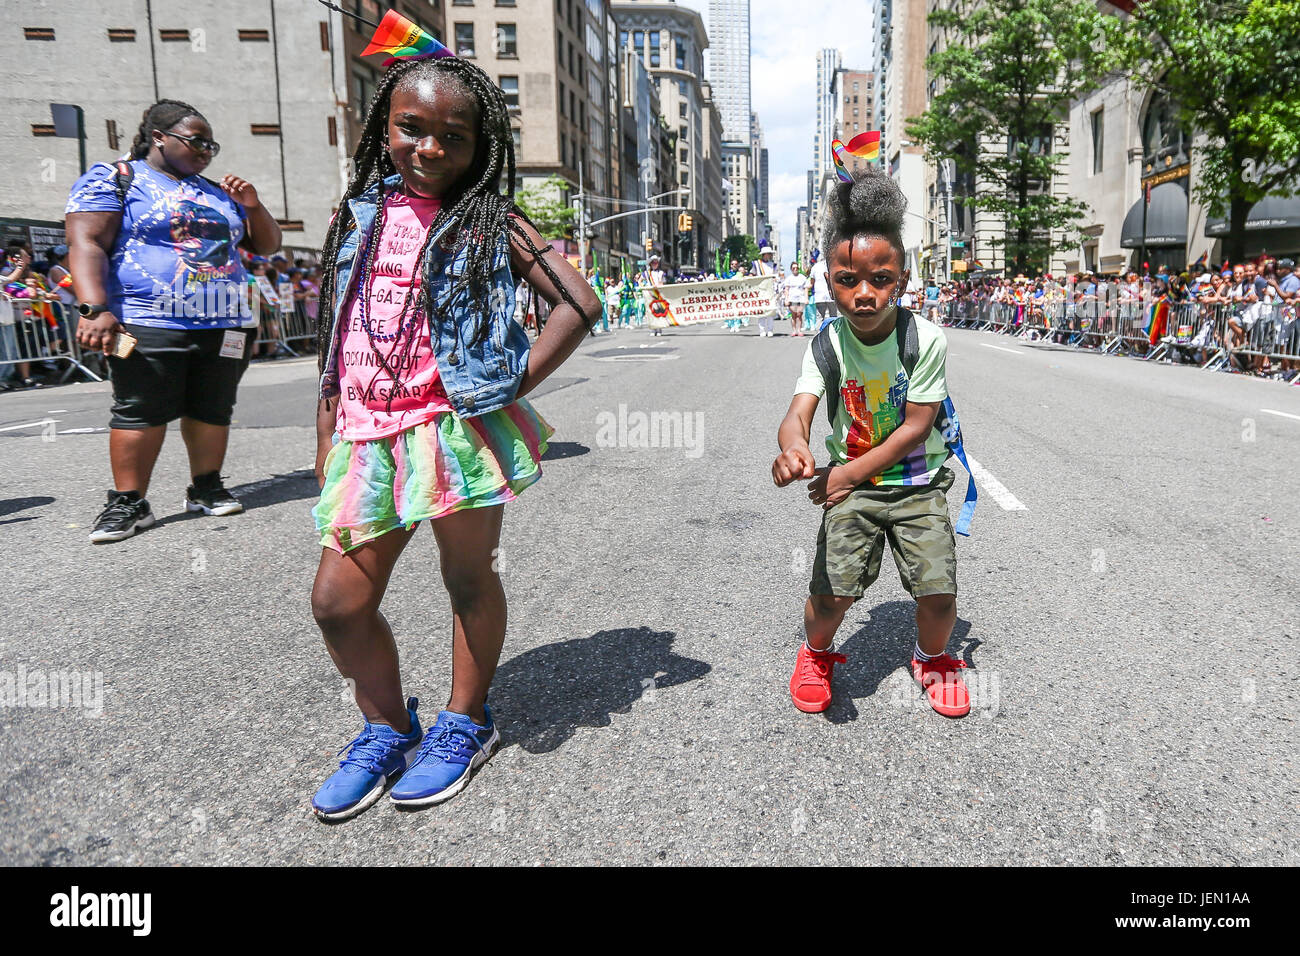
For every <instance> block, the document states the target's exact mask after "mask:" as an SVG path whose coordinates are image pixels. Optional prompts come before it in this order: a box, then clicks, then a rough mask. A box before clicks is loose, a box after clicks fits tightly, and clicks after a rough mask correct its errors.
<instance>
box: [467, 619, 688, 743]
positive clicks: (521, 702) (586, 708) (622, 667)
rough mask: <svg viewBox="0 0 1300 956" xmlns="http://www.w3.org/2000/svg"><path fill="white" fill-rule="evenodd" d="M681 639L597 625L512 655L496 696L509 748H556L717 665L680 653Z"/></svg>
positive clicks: (500, 673)
mask: <svg viewBox="0 0 1300 956" xmlns="http://www.w3.org/2000/svg"><path fill="white" fill-rule="evenodd" d="M675 637H676V635H675V634H674V633H673V632H672V631H655V630H652V629H651V628H648V627H636V628H620V629H618V630H611V631H597V632H596V633H595V634H593V635H591V637H583V638H575V639H574V640H571V641H563V642H561V643H559V644H547V645H546V646H544V647H538V648H535V649H533V650H531V651H525V652H524V653H523V654H520V655H519V656H518V657H513V658H511V659H510V660H508V661H506V662H505V663H504V664H502V665H501V666H500V667H499V668H498V669H497V673H496V677H495V678H494V679H493V681H492V690H491V692H490V693H489V695H488V704H489V706H490V707H491V708H492V710H493V711H494V712H495V713H496V714H498V715H499V719H500V722H501V746H502V747H508V746H510V745H511V744H518V745H519V746H521V747H523V749H524V750H526V751H528V752H529V753H533V754H538V753H548V752H550V751H552V750H554V749H556V748H557V747H559V746H560V745H561V744H563V743H564V742H565V741H567V740H568V739H569V738H570V737H572V736H573V734H574V732H575V731H577V729H578V728H579V727H608V726H609V724H610V714H612V713H616V712H617V713H621V714H625V713H628V712H629V711H630V710H631V708H632V705H633V704H634V703H635V702H636V701H637V700H639V699H640V698H642V697H644V696H646V695H647V694H648V693H651V692H652V691H651V689H652V688H653V692H656V693H657V692H659V691H662V690H664V689H665V688H668V687H674V686H676V685H678V684H684V683H686V682H687V681H693V680H699V679H700V678H702V677H703V676H704V675H705V674H707V673H708V672H709V671H710V670H712V668H711V667H710V666H709V665H708V664H706V663H704V661H697V660H694V659H693V658H690V657H682V656H681V655H679V654H674V653H673V650H672V645H673V640H674V638H675ZM660 675H662V676H660Z"/></svg>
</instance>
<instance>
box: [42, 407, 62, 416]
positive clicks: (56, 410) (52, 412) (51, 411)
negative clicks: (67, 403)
mask: <svg viewBox="0 0 1300 956" xmlns="http://www.w3.org/2000/svg"><path fill="white" fill-rule="evenodd" d="M66 411H67V409H66V408H47V409H46V410H45V414H46V415H57V414H59V412H66Z"/></svg>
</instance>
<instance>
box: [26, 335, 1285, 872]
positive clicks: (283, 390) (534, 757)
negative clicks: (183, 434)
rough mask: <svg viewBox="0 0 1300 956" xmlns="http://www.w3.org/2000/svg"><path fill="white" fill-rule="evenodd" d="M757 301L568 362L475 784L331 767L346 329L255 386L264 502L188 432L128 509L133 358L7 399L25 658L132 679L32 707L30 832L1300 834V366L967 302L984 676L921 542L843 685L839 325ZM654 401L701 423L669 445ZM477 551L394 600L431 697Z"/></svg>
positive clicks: (732, 855) (788, 836)
mask: <svg viewBox="0 0 1300 956" xmlns="http://www.w3.org/2000/svg"><path fill="white" fill-rule="evenodd" d="M753 333H754V330H753V328H752V327H751V329H750V330H749V331H748V332H747V333H746V334H743V335H731V334H727V333H725V332H722V331H721V330H719V329H718V328H717V327H716V326H713V327H710V328H705V329H692V330H688V331H678V332H676V333H674V334H669V335H667V336H664V337H662V338H658V339H655V338H651V337H650V335H649V333H648V332H621V333H618V334H615V335H609V336H602V337H600V338H597V339H594V340H589V341H588V342H587V344H586V345H585V346H584V347H583V349H582V350H581V351H580V352H579V353H578V354H577V355H575V356H574V357H573V358H572V359H571V360H570V361H569V362H568V363H567V364H566V365H565V366H564V367H563V368H562V369H561V370H560V372H559V374H558V375H557V377H556V378H555V379H554V380H552V381H551V382H548V383H546V384H545V385H544V386H543V388H542V389H541V390H540V391H539V393H538V395H537V397H536V400H535V404H536V406H537V408H538V409H539V410H540V411H541V412H542V414H543V415H545V416H546V417H547V419H548V420H549V421H550V422H551V423H552V425H554V427H555V428H556V431H557V434H556V436H555V439H554V441H553V445H552V453H551V455H550V456H549V460H548V461H547V462H546V465H545V471H546V474H545V477H544V478H543V480H542V481H541V482H539V483H538V484H537V485H535V486H534V487H533V488H531V489H529V490H528V491H527V492H525V493H524V495H523V496H522V498H521V499H520V501H519V502H518V503H517V504H515V505H512V506H511V507H510V508H508V509H507V512H508V513H507V516H506V525H505V532H504V536H503V543H502V553H503V562H502V563H503V577H504V581H505V586H506V591H507V594H508V596H509V601H510V625H509V632H508V636H507V641H506V649H505V653H504V655H503V658H502V664H501V668H500V671H499V672H498V676H497V679H496V683H495V685H494V689H493V692H492V696H491V703H492V705H493V709H494V712H495V713H496V715H497V719H498V721H499V722H500V725H501V729H502V734H503V745H502V747H501V749H500V750H499V751H498V752H497V754H496V756H495V757H494V758H493V759H492V760H491V761H490V762H489V763H488V764H487V765H486V766H485V767H484V768H483V769H482V770H481V771H480V772H478V774H477V775H476V776H475V778H474V780H473V781H472V782H471V784H470V786H469V788H468V789H467V790H466V791H465V792H464V793H463V794H461V795H460V796H458V797H456V798H455V799H454V800H452V801H450V802H449V803H447V804H444V805H442V806H439V807H434V808H431V809H429V810H426V811H423V812H417V813H410V812H398V811H396V810H395V809H394V808H393V807H392V806H391V805H390V804H388V803H387V802H383V803H380V804H378V805H377V806H376V807H374V808H372V809H371V810H369V811H368V812H366V813H365V814H363V815H362V816H360V817H358V818H356V819H354V820H352V821H348V822H345V823H343V824H339V825H332V826H327V825H322V824H321V823H319V822H317V821H316V820H315V819H314V818H313V817H312V815H311V813H310V812H309V800H310V797H311V794H312V792H313V791H314V790H315V788H316V787H317V786H318V785H319V783H320V782H321V780H323V779H324V778H325V777H326V776H327V775H328V774H329V773H330V772H332V770H333V769H334V766H335V757H334V756H333V755H334V751H336V750H337V749H338V748H339V747H341V746H343V744H345V743H346V742H347V741H348V740H349V739H350V738H351V736H352V735H353V734H354V733H355V732H356V730H357V727H358V720H357V717H356V714H355V710H354V708H353V706H352V705H351V704H350V703H349V702H348V701H347V698H346V696H345V688H344V685H343V683H342V681H341V680H340V679H339V677H338V675H337V674H336V672H335V671H334V669H333V667H332V665H331V664H330V661H329V658H328V656H327V654H326V653H325V650H324V647H323V645H322V643H321V640H320V637H319V634H318V632H317V629H316V628H315V626H314V624H313V622H312V619H311V614H310V610H309V606H308V596H309V592H310V588H311V582H312V577H313V574H314V570H315V566H316V562H317V559H318V555H319V550H318V546H317V544H316V543H315V539H314V534H313V529H312V525H311V519H310V515H309V509H310V508H311V506H312V504H313V498H314V494H315V483H314V481H313V480H312V479H311V477H310V472H309V469H310V466H311V461H312V450H313V429H312V410H313V395H314V392H313V388H314V384H315V382H314V378H315V372H314V365H313V364H312V363H311V361H310V360H308V361H305V362H288V363H282V364H271V365H259V366H255V367H254V368H253V369H251V370H250V372H249V373H248V375H247V377H246V378H245V385H244V387H243V389H242V391H241V396H240V404H239V406H238V408H237V410H236V419H237V426H236V428H235V429H234V431H233V433H232V442H231V453H230V457H229V463H228V466H227V469H226V472H227V474H228V475H229V480H228V484H229V485H230V486H232V487H234V488H236V489H237V490H240V493H241V495H242V497H243V499H244V500H245V502H246V504H247V506H248V511H247V512H246V513H245V514H243V515H240V516H235V517H230V518H198V517H192V518H186V517H185V516H184V515H183V513H182V508H181V501H182V496H183V494H184V486H185V484H186V468H185V465H184V455H183V453H182V449H181V445H180V442H179V436H173V437H171V438H169V440H168V443H167V445H166V447H165V448H164V450H163V456H162V460H161V462H160V465H159V468H158V471H157V474H156V475H155V481H154V487H153V489H152V491H151V493H150V495H149V497H150V499H151V500H152V501H153V503H154V508H155V511H156V512H158V513H159V515H160V517H163V519H164V520H162V522H161V523H160V524H159V526H157V527H156V528H154V529H153V530H151V531H149V532H147V533H145V534H142V535H140V536H138V537H136V538H134V539H132V540H130V541H128V542H125V543H122V544H117V545H111V546H100V547H94V546H91V545H90V544H88V543H87V542H86V534H87V533H88V531H89V526H90V524H91V522H92V521H93V519H94V517H95V514H96V512H97V511H98V509H99V507H100V506H101V504H102V501H103V494H104V489H105V488H107V487H108V485H109V479H108V467H107V436H106V434H104V433H103V431H102V429H103V428H104V426H105V425H106V423H107V405H108V396H107V386H106V385H78V386H70V387H64V388H58V389H50V390H45V391H41V392H35V393H23V394H19V395H6V396H3V397H0V525H4V528H3V534H4V538H3V540H4V542H5V547H4V549H3V554H2V556H0V573H3V576H4V578H5V579H6V580H7V581H9V586H10V588H11V589H12V593H13V595H14V596H15V599H12V600H11V601H10V602H9V608H10V610H9V611H8V613H6V614H5V615H4V618H3V621H2V622H0V692H3V691H4V689H5V686H6V685H5V684H4V681H5V680H6V675H8V678H7V679H8V680H9V681H10V682H11V683H10V685H9V686H12V682H13V681H14V680H16V679H17V675H18V673H19V669H20V668H22V669H23V672H24V673H25V674H26V675H28V679H29V680H30V676H31V675H32V673H33V672H36V671H40V672H43V673H47V674H48V673H49V672H52V671H58V672H64V673H70V672H78V673H81V672H86V673H89V674H90V675H91V679H90V683H89V684H88V685H87V689H88V690H89V691H91V692H89V693H87V694H86V695H85V696H86V698H87V699H89V700H90V701H91V703H90V705H89V706H86V705H85V704H84V702H83V706H81V707H80V708H77V707H72V706H64V707H57V708H54V707H49V706H39V705H37V704H36V703H35V701H34V700H32V699H28V700H27V701H26V704H27V705H26V706H20V707H7V708H5V709H3V710H0V754H3V761H0V774H2V775H3V784H2V787H3V794H4V799H3V800H2V801H0V862H4V863H17V864H42V863H44V864H63V863H80V864H124V863H126V864H130V863H161V864H217V863H245V864H259V863H307V864H322V863H442V864H463V863H488V862H492V863H512V864H514V863H517V864H533V863H605V864H623V863H631V864H678V863H723V864H735V863H776V862H789V863H796V864H820V863H842V864H879V863H906V864H918V865H925V864H934V863H949V862H951V863H959V864H985V863H988V864H992V863H1005V864H1064V863H1087V864H1166V863H1182V864H1280V863H1290V864H1295V863H1296V862H1297V861H1298V857H1300V853H1298V852H1297V837H1298V835H1300V826H1298V825H1297V815H1296V809H1297V802H1298V797H1300V792H1298V790H1300V788H1298V785H1297V774H1296V766H1295V761H1296V754H1297V752H1300V748H1298V747H1297V743H1298V741H1297V733H1296V717H1297V712H1298V711H1300V706H1298V702H1300V664H1298V663H1297V657H1296V654H1295V653H1294V642H1295V638H1296V636H1297V634H1296V628H1297V627H1300V624H1298V623H1297V620H1296V607H1297V589H1298V587H1300V585H1297V581H1300V513H1298V512H1300V506H1298V505H1300V481H1297V477H1296V464H1297V462H1300V389H1295V388H1290V389H1288V388H1287V387H1286V386H1283V385H1281V384H1279V383H1273V382H1260V381H1253V380H1247V379H1243V378H1240V377H1235V376H1228V375H1221V374H1211V373H1205V372H1201V371H1199V370H1196V369H1190V368H1175V367H1165V366H1160V367H1150V366H1147V365H1144V364H1142V363H1140V362H1137V361H1134V360H1130V359H1119V358H1111V357H1101V356H1097V355H1092V354H1082V353H1077V352H1073V351H1070V350H1067V349H1063V348H1059V347H1052V346H1045V345H1023V344H1018V343H1014V342H1012V341H1011V340H1008V339H1007V338H1005V337H1001V336H994V335H989V334H981V333H976V332H966V331H955V330H948V337H949V342H950V353H949V361H948V375H949V382H950V387H951V390H952V394H953V396H954V398H955V399H956V401H957V404H958V407H959V409H960V411H961V414H962V420H963V425H964V429H965V432H966V436H967V442H968V447H969V449H970V452H971V454H972V455H973V456H974V457H975V459H977V461H978V463H979V468H977V471H980V477H981V479H982V482H981V484H982V487H981V501H980V506H979V510H978V512H977V513H976V518H975V524H974V528H973V534H972V536H971V537H970V538H963V539H959V541H958V568H959V571H958V573H959V587H960V592H961V593H960V594H959V597H958V614H959V621H958V625H957V629H956V633H955V636H954V641H953V646H954V648H955V650H956V651H957V652H959V653H960V654H962V655H963V656H964V658H965V659H966V660H967V661H968V662H969V663H970V664H971V665H972V668H973V670H971V671H969V672H968V682H969V683H970V684H971V686H972V691H973V696H974V697H975V710H974V711H973V712H972V714H971V715H970V716H969V717H968V718H966V719H965V720H961V721H948V720H945V719H944V718H942V717H939V716H938V715H936V714H934V713H933V712H931V711H930V710H929V708H928V706H926V705H925V703H924V702H923V700H922V698H921V695H920V694H919V692H918V691H917V689H916V687H915V685H914V683H913V682H912V681H911V679H910V676H908V674H907V671H906V661H907V658H908V652H909V650H910V648H911V646H912V642H913V640H914V636H915V626H914V623H913V621H912V604H911V602H910V600H909V599H908V597H907V595H906V593H905V592H904V591H903V590H902V588H901V587H900V584H899V581H898V578H897V575H896V574H895V573H894V570H893V568H892V565H890V563H889V561H890V559H889V558H886V567H885V569H884V571H883V573H882V575H881V579H880V581H879V583H878V584H877V586H876V587H875V588H874V589H872V590H871V591H869V592H868V594H867V596H866V598H865V599H864V600H863V601H861V602H860V603H859V604H858V605H857V606H856V607H855V608H854V610H853V611H851V612H850V614H849V616H848V618H847V619H846V622H845V624H844V627H843V629H842V631H841V635H840V641H839V644H840V646H841V649H842V650H843V651H844V653H846V654H847V655H848V658H849V662H848V664H846V665H841V666H840V667H839V668H838V669H837V672H836V682H835V689H836V695H837V696H836V701H835V703H834V705H833V706H832V708H831V710H830V711H829V712H828V713H827V714H826V715H822V716H809V715H805V714H801V713H799V712H797V711H796V710H795V709H794V708H793V707H792V706H791V704H790V701H789V697H788V694H787V689H786V684H787V681H788V679H789V675H790V669H791V665H792V662H793V657H794V651H795V648H796V646H797V644H798V641H799V640H800V637H801V611H800V608H801V605H802V602H803V598H804V595H805V594H806V593H807V579H808V569H809V565H810V562H811V557H812V554H813V550H814V546H815V537H816V530H817V522H818V510H817V508H816V507H815V506H813V505H811V504H809V503H808V501H807V500H806V498H805V497H804V495H803V493H802V492H801V491H800V490H799V489H798V488H787V489H778V488H775V487H774V486H773V485H772V483H771V480H770V477H769V473H768V469H769V467H770V464H771V460H772V457H773V455H774V453H775V432H776V427H777V424H778V422H779V421H780V418H781V416H782V414H783V413H784V410H785V408H786V406H787V404H788V401H789V396H790V392H791V389H792V386H793V383H794V380H795V378H796V375H797V371H798V368H799V364H800V360H801V356H802V352H803V349H804V348H805V345H806V342H807V340H806V339H790V338H788V337H784V336H780V337H777V338H775V339H759V338H757V337H756V336H755V335H754V334H753ZM620 406H625V408H624V409H623V411H622V412H620ZM638 412H644V413H655V412H657V413H661V415H663V414H667V415H670V416H671V415H673V414H680V416H681V420H682V421H683V423H686V422H689V423H690V424H691V426H692V427H691V429H690V430H689V431H686V430H685V429H683V430H682V431H679V432H674V433H673V437H675V438H677V439H679V440H678V441H675V442H674V441H671V440H670V441H668V442H667V443H666V444H667V446H668V447H630V446H631V445H632V444H633V443H632V442H631V441H629V440H623V441H621V442H620V440H619V434H620V431H619V428H618V425H617V423H618V421H619V420H620V416H622V419H623V420H625V421H627V422H628V423H629V424H633V425H634V424H635V421H636V413H638ZM1288 416H1290V417H1288ZM49 419H54V420H56V421H55V423H54V424H53V425H52V426H51V425H41V424H35V425H32V424H29V423H31V422H37V423H39V422H44V421H46V420H49ZM611 423H612V424H611ZM824 427H825V426H824V418H823V417H822V416H820V415H819V416H818V428H819V430H820V429H823V428H824ZM633 434H635V433H633ZM611 438H612V439H613V443H612V446H611V442H610V439H611ZM820 448H821V446H820V444H819V443H818V442H815V443H814V450H815V451H816V450H820ZM819 457H824V456H819ZM958 470H960V469H958ZM994 482H996V483H997V484H998V485H1000V486H1001V491H998V496H999V498H1000V500H1001V504H999V501H998V500H995V496H994V491H995V485H994ZM964 486H965V482H964V476H961V477H959V479H958V481H957V482H956V483H955V485H954V488H953V490H952V492H951V498H952V500H951V505H952V507H953V508H954V509H955V508H956V507H957V505H958V504H959V503H960V500H961V494H962V492H963V490H964ZM1004 505H1005V506H1006V507H1007V508H1010V509H1012V510H1005V508H1004ZM1017 505H1018V506H1019V507H1017ZM954 513H955V510H954ZM436 569H437V561H436V554H435V547H434V544H433V538H432V535H431V534H429V533H428V532H427V531H422V532H421V533H420V534H419V535H418V536H417V540H416V541H415V542H413V544H412V546H411V547H410V548H409V549H408V550H407V552H406V555H405V557H404V559H403V562H402V564H401V565H399V567H398V570H397V572H396V574H395V575H394V579H393V582H392V585H391V587H390V590H389V594H388V598H387V601H386V603H385V612H386V613H387V614H388V616H389V618H390V620H391V621H392V623H393V626H394V628H395V630H396V632H397V634H398V641H399V646H400V648H401V651H402V655H403V673H404V679H405V680H406V682H407V692H408V693H410V694H415V695H417V696H419V697H420V698H421V699H422V701H423V704H422V708H421V710H422V713H424V714H426V715H427V717H428V718H429V719H431V718H432V716H433V715H434V714H435V713H436V711H437V710H438V708H439V706H440V705H441V704H442V702H443V701H444V700H445V695H446V694H447V691H448V679H449V668H450V659H449V634H450V614H449V611H448V606H447V601H446V596H445V593H444V592H443V590H442V588H441V584H440V581H439V579H438V575H437V570H436ZM95 675H99V678H98V679H100V680H102V685H100V686H102V698H100V701H99V704H98V705H97V704H96V703H95V702H94V701H95V697H94V694H93V687H94V686H96V685H95V683H94V682H95V680H96V678H95ZM96 711H100V713H99V715H98V716H96V715H95V714H96Z"/></svg>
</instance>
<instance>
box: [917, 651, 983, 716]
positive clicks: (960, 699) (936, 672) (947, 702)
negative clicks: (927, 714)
mask: <svg viewBox="0 0 1300 956" xmlns="http://www.w3.org/2000/svg"><path fill="white" fill-rule="evenodd" d="M965 667H966V662H965V661H959V660H956V659H955V658H953V657H952V656H951V655H949V654H940V655H939V656H938V657H936V658H934V659H933V660H928V661H922V660H918V659H917V658H915V657H913V658H912V676H913V677H915V678H916V679H917V681H919V682H920V684H921V686H922V687H924V688H925V693H926V696H927V697H929V698H930V706H931V707H933V708H934V709H935V710H936V711H938V712H939V713H941V714H943V716H945V717H965V716H966V715H967V714H969V713H970V691H968V690H967V689H966V682H965V681H964V680H962V679H961V674H960V673H959V671H961V670H963V669H964V668H965Z"/></svg>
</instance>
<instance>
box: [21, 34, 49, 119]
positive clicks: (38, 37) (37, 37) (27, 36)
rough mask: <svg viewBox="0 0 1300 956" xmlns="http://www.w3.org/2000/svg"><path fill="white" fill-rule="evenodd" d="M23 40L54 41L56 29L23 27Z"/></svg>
mask: <svg viewBox="0 0 1300 956" xmlns="http://www.w3.org/2000/svg"><path fill="white" fill-rule="evenodd" d="M23 39H24V40H53V39H54V27H23ZM37 125H39V124H37ZM32 128H33V129H35V128H36V127H35V126H33V127H32ZM41 135H44V134H41Z"/></svg>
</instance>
